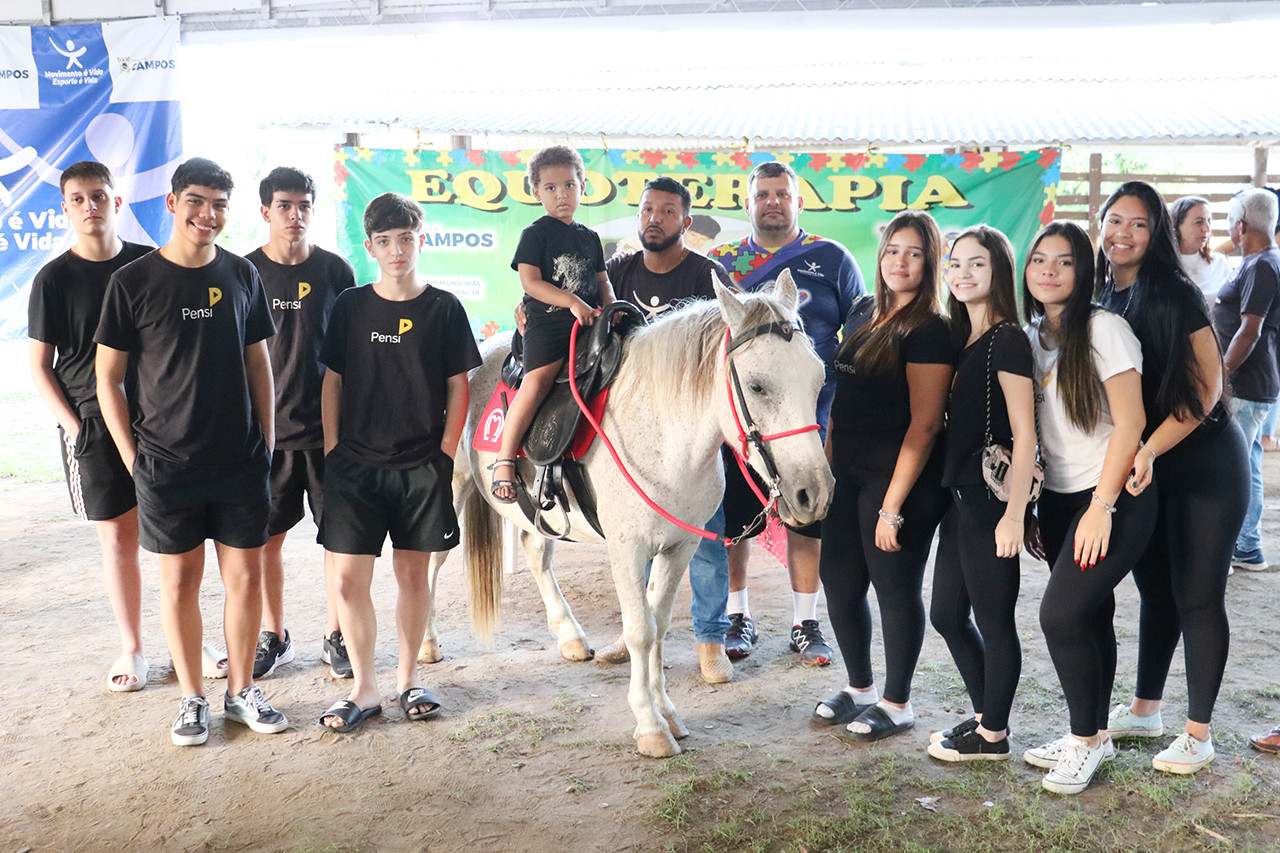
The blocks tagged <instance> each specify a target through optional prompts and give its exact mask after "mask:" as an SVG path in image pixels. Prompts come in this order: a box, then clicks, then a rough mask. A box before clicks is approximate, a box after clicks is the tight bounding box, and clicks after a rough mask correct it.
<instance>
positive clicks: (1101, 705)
mask: <svg viewBox="0 0 1280 853" xmlns="http://www.w3.org/2000/svg"><path fill="white" fill-rule="evenodd" d="M1092 496H1093V490H1092V489H1087V490H1085V491H1083V492H1075V493H1071V494H1060V493H1058V492H1050V491H1045V492H1044V493H1043V494H1042V495H1041V496H1040V502H1039V504H1037V508H1036V509H1037V513H1036V514H1037V516H1038V518H1039V523H1040V541H1041V543H1042V544H1043V545H1044V550H1045V556H1046V557H1047V558H1048V560H1049V565H1050V568H1051V570H1052V573H1051V574H1050V576H1049V583H1048V585H1047V586H1046V587H1045V590H1044V598H1043V599H1041V601H1040V627H1041V629H1042V630H1043V631H1044V638H1045V642H1046V643H1047V644H1048V646H1049V656H1050V657H1051V658H1053V666H1054V668H1055V669H1057V671H1058V681H1059V682H1060V683H1061V684H1062V692H1063V693H1064V694H1065V695H1066V697H1067V708H1068V710H1069V712H1070V716H1071V733H1072V734H1073V735H1076V736H1077V737H1083V738H1087V737H1092V736H1093V735H1095V734H1097V733H1098V732H1099V731H1100V730H1103V729H1105V728H1106V727H1107V712H1108V710H1109V709H1110V705H1111V685H1112V682H1113V681H1114V680H1115V675H1116V632H1115V624H1114V617H1115V612H1116V597H1115V588H1116V585H1117V584H1119V583H1120V581H1122V580H1123V579H1124V576H1125V575H1127V574H1129V572H1130V571H1131V570H1132V569H1133V566H1134V564H1135V563H1136V562H1137V561H1138V559H1139V558H1140V557H1141V556H1142V554H1143V552H1144V551H1145V550H1146V547H1147V542H1148V541H1149V540H1150V539H1151V531H1152V530H1153V529H1154V528H1155V523H1156V487H1155V486H1151V487H1149V488H1148V489H1146V490H1145V491H1144V492H1143V493H1142V494H1141V495H1139V496H1137V497H1134V496H1132V495H1130V494H1129V493H1128V492H1123V491H1122V492H1121V493H1120V497H1119V498H1118V499H1117V500H1116V511H1115V514H1114V515H1112V516H1111V539H1110V543H1109V545H1108V547H1107V556H1106V557H1105V558H1103V559H1102V560H1099V561H1098V563H1097V564H1096V565H1094V566H1093V567H1092V568H1085V569H1081V567H1080V566H1078V565H1077V564H1076V561H1075V536H1076V526H1077V525H1078V524H1079V523H1080V519H1081V517H1082V516H1083V515H1084V513H1085V510H1087V509H1088V508H1089V504H1090V502H1091V501H1092Z"/></svg>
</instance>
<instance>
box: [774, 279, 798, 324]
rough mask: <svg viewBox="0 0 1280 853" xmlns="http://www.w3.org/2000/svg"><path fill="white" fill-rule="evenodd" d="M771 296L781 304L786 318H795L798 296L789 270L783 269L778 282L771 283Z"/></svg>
mask: <svg viewBox="0 0 1280 853" xmlns="http://www.w3.org/2000/svg"><path fill="white" fill-rule="evenodd" d="M773 295H774V297H776V298H777V299H778V301H779V302H781V303H782V307H783V310H784V311H786V313H787V316H788V317H794V316H796V306H797V305H798V304H799V303H800V294H799V293H798V292H797V291H796V282H795V279H793V278H792V277H791V270H789V269H784V270H783V271H782V275H780V276H778V280H777V281H775V282H774V283H773Z"/></svg>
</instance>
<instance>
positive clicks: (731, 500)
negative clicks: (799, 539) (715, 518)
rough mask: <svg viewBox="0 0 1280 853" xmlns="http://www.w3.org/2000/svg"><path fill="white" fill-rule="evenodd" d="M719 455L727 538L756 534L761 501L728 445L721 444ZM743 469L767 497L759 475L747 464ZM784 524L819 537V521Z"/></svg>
mask: <svg viewBox="0 0 1280 853" xmlns="http://www.w3.org/2000/svg"><path fill="white" fill-rule="evenodd" d="M721 455H722V457H723V459H724V535H725V536H727V537H729V538H730V539H736V538H738V537H739V536H743V535H744V534H745V535H746V536H748V537H751V536H759V535H760V534H761V533H763V532H764V517H763V516H761V515H760V511H761V510H762V509H764V504H762V503H760V499H759V498H758V497H756V493H755V492H753V491H751V486H750V485H749V484H748V483H747V481H746V480H745V479H743V477H742V470H741V469H740V468H739V467H738V462H737V460H736V459H734V458H733V452H732V451H730V450H729V448H728V445H725V446H724V448H723V453H722V454H721ZM747 470H748V471H751V476H752V478H753V479H754V480H755V481H756V486H757V487H759V489H760V491H761V492H762V493H763V494H764V496H765V497H768V496H769V492H768V490H766V489H765V487H764V485H763V484H762V482H763V481H762V480H761V479H760V475H759V474H757V473H756V472H755V470H754V469H752V468H750V467H748V468H747ZM786 528H787V533H788V534H790V533H794V534H796V535H797V536H804V537H805V538H808V539H821V538H822V522H820V521H815V522H814V523H813V524H806V525H805V526H804V527H792V526H791V525H790V524H788V525H786Z"/></svg>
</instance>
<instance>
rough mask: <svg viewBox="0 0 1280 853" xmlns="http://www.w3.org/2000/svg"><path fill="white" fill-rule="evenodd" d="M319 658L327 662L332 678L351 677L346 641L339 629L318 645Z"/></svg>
mask: <svg viewBox="0 0 1280 853" xmlns="http://www.w3.org/2000/svg"><path fill="white" fill-rule="evenodd" d="M320 659H321V660H322V661H324V662H325V663H327V664H329V674H330V675H332V676H333V677H334V678H351V658H349V657H347V643H346V641H345V640H343V639H342V632H341V631H334V632H333V633H332V634H330V635H329V636H327V637H325V638H324V642H323V643H321V645H320Z"/></svg>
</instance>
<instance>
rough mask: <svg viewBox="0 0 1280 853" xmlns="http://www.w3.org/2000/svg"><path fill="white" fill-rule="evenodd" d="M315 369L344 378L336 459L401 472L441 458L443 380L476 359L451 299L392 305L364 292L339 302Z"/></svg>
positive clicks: (434, 295) (429, 297)
mask: <svg viewBox="0 0 1280 853" xmlns="http://www.w3.org/2000/svg"><path fill="white" fill-rule="evenodd" d="M320 361H321V363H323V364H324V365H325V366H326V367H328V368H329V369H330V370H332V371H334V372H336V373H339V374H341V376H342V403H341V405H340V407H339V410H338V445H337V447H336V448H334V450H335V452H343V453H346V454H347V455H349V456H350V457H353V458H355V459H357V460H359V461H360V462H363V463H365V464H367V465H372V466H374V467H377V468H391V469H401V468H416V467H418V466H419V465H423V464H425V463H427V462H429V461H431V460H432V459H434V458H436V457H437V456H439V455H440V453H441V452H442V451H441V450H440V442H441V441H442V440H443V439H444V426H445V404H446V403H447V402H448V379H449V377H451V376H456V375H457V374H459V373H465V372H466V371H468V370H470V369H471V368H473V367H477V366H479V364H480V351H479V349H478V348H477V347H476V341H475V338H474V337H473V336H472V334H471V323H470V321H469V320H468V319H467V312H466V310H465V309H463V307H462V303H461V302H459V301H458V298H457V297H456V296H454V295H453V294H452V293H449V292H448V291H445V290H440V289H439V288H436V287H430V286H428V287H427V288H426V289H425V290H423V291H422V293H420V294H418V295H417V296H415V297H414V298H413V299H409V300H406V301H404V302H393V301H391V300H389V299H383V298H382V297H381V296H379V295H378V293H377V291H375V290H374V289H373V286H372V285H365V286H363V287H354V288H351V289H350V290H345V291H343V292H342V294H341V295H339V296H338V301H337V303H336V304H335V305H334V306H333V314H332V315H331V316H330V318H329V330H328V331H327V332H326V333H325V337H324V347H323V348H322V349H321V351H320Z"/></svg>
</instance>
